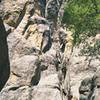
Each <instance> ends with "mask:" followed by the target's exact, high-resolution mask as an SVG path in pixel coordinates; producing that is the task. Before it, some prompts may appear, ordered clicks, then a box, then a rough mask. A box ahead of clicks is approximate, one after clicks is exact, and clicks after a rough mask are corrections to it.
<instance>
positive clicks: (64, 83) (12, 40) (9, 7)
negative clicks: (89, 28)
mask: <svg viewBox="0 0 100 100" xmlns="http://www.w3.org/2000/svg"><path fill="white" fill-rule="evenodd" d="M64 4H65V0H2V2H1V3H0V16H2V19H3V21H4V25H5V28H6V30H5V28H4V26H2V25H3V22H2V20H1V19H0V82H1V83H0V90H1V89H2V87H3V86H4V84H5V83H6V81H7V79H8V77H9V73H10V77H9V80H8V81H7V83H6V85H5V87H4V88H3V89H2V91H1V92H0V100H44V99H45V100H99V99H100V97H99V94H100V89H99V88H100V84H99V83H100V71H99V66H100V59H99V55H98V57H95V56H93V57H91V56H87V55H81V49H82V47H83V46H82V44H80V45H79V47H73V44H72V42H73V38H72V35H73V33H72V32H71V31H69V30H67V29H66V28H64V27H63V26H62V25H61V18H62V17H63V6H64ZM1 24H2V25H1ZM1 27H3V28H1ZM3 29H4V30H3ZM7 35H8V38H7V41H6V37H7ZM7 42H8V47H7ZM8 49H9V59H8ZM9 60H10V69H11V70H10V69H9ZM5 73H6V74H5ZM3 81H4V82H3ZM1 84H2V85H1Z"/></svg>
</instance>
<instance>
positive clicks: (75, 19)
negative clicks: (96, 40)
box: [62, 0, 100, 44]
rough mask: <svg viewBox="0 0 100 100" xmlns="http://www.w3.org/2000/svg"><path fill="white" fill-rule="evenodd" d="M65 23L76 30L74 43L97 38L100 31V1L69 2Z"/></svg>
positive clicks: (66, 8) (64, 18)
mask: <svg viewBox="0 0 100 100" xmlns="http://www.w3.org/2000/svg"><path fill="white" fill-rule="evenodd" d="M62 22H63V23H65V24H66V25H67V27H68V28H70V29H74V31H75V34H74V43H75V44H76V43H80V42H81V41H82V40H83V41H84V39H86V38H87V37H90V36H95V35H96V33H97V30H99V29H100V27H99V26H100V0H69V2H68V4H67V5H66V6H65V12H64V17H63V20H62Z"/></svg>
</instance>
